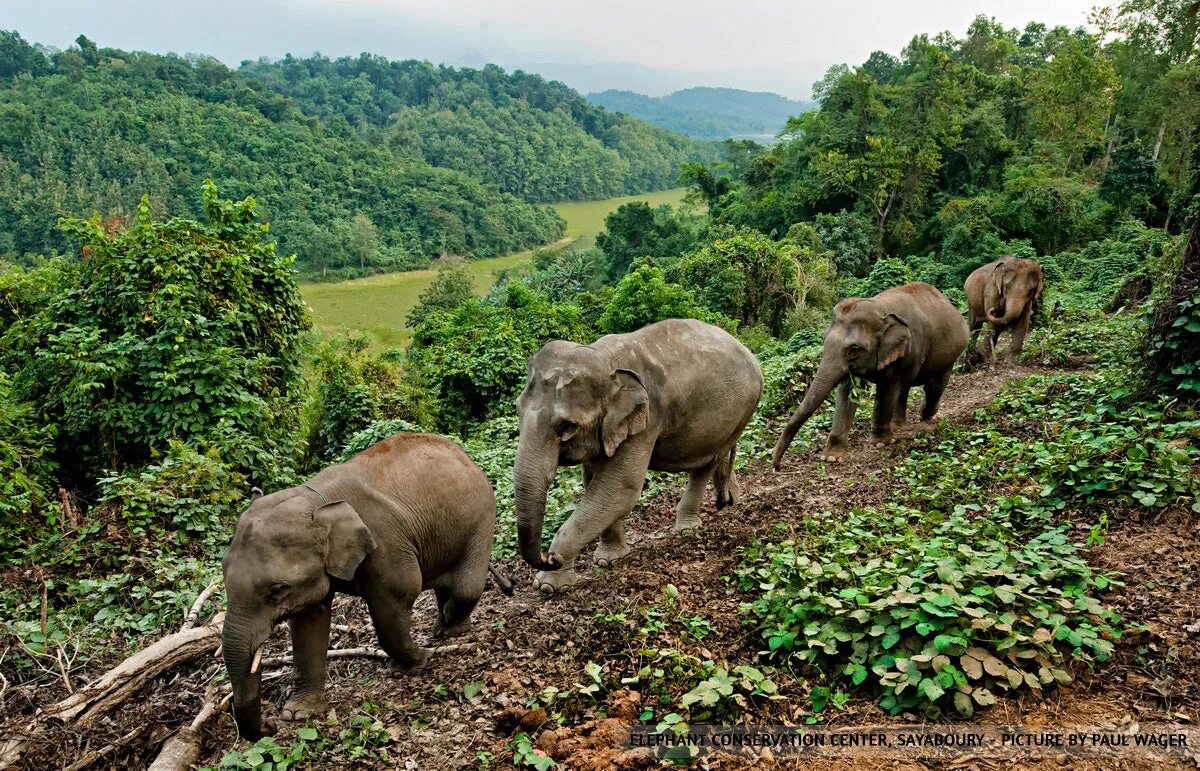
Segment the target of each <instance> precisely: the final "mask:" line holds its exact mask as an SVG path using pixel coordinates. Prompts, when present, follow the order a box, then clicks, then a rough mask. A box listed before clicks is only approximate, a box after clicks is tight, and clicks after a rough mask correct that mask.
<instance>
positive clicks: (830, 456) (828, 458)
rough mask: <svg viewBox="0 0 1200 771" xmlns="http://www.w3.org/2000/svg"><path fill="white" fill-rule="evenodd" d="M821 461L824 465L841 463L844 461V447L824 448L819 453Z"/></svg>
mask: <svg viewBox="0 0 1200 771" xmlns="http://www.w3.org/2000/svg"><path fill="white" fill-rule="evenodd" d="M820 457H821V460H823V461H825V462H826V463H841V462H842V461H843V460H845V459H846V448H845V447H826V448H825V449H824V450H822V451H821V456H820Z"/></svg>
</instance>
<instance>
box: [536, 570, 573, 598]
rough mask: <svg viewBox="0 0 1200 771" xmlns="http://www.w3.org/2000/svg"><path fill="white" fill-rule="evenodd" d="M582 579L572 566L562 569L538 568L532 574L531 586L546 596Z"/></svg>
mask: <svg viewBox="0 0 1200 771" xmlns="http://www.w3.org/2000/svg"><path fill="white" fill-rule="evenodd" d="M582 580H583V576H581V575H580V574H579V573H578V572H576V571H575V569H574V568H563V569H562V570H539V571H538V572H537V573H535V574H534V576H533V588H534V589H537V590H538V591H539V592H541V593H542V594H543V595H545V596H546V597H549V596H550V595H552V594H555V593H557V592H561V591H563V590H565V589H567V588H568V587H571V586H574V585H575V584H577V583H579V582H580V581H582Z"/></svg>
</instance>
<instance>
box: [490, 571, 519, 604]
mask: <svg viewBox="0 0 1200 771" xmlns="http://www.w3.org/2000/svg"><path fill="white" fill-rule="evenodd" d="M488 572H489V573H491V574H492V580H493V581H495V582H496V588H497V589H499V590H500V591H502V592H504V594H505V595H507V596H509V597H512V596H513V582H512V581H511V580H510V579H509V577H508V576H506V575H504V574H503V573H501V572H500V571H499V570H497V569H496V566H495V565H488Z"/></svg>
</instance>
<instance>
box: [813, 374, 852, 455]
mask: <svg viewBox="0 0 1200 771" xmlns="http://www.w3.org/2000/svg"><path fill="white" fill-rule="evenodd" d="M856 406H857V405H855V403H854V402H853V401H852V400H851V399H850V378H849V377H847V378H846V379H845V380H843V381H842V382H841V383H839V384H838V389H837V398H836V403H835V405H834V408H833V426H831V427H830V429H829V438H828V439H827V440H826V441H825V451H824V452H822V453H821V460H825V461H832V462H834V463H840V462H841V460H842V458H843V457H845V455H846V449H847V448H848V447H849V446H850V421H852V420H853V419H854V410H855V408H856Z"/></svg>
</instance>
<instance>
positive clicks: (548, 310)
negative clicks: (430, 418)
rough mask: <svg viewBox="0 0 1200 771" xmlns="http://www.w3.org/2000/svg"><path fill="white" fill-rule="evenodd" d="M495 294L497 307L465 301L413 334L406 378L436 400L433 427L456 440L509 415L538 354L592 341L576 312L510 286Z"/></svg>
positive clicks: (435, 315) (517, 286)
mask: <svg viewBox="0 0 1200 771" xmlns="http://www.w3.org/2000/svg"><path fill="white" fill-rule="evenodd" d="M500 292H501V293H502V295H503V299H502V301H501V302H500V303H498V304H491V303H488V302H484V301H480V300H474V299H472V300H468V301H467V302H465V303H463V304H462V306H460V307H459V308H457V309H456V310H454V311H453V312H451V313H435V314H433V315H431V316H430V317H429V318H428V319H426V321H425V323H423V324H422V325H421V326H420V327H418V328H417V329H416V331H415V332H414V334H413V340H412V344H411V345H410V347H409V349H408V354H407V358H406V363H407V371H409V372H412V373H415V374H416V375H417V376H418V377H420V378H422V379H423V381H424V382H425V383H427V384H428V386H429V388H430V390H431V391H432V394H433V396H434V397H435V398H436V400H437V403H436V409H435V417H436V420H435V421H434V422H435V424H436V425H435V426H432V427H436V428H438V429H440V430H449V431H454V432H458V431H462V430H463V428H464V427H466V426H468V425H469V424H471V423H473V422H481V421H484V420H487V419H489V418H491V417H494V416H496V415H498V414H501V413H502V412H509V411H511V408H512V401H513V400H514V399H516V397H517V395H518V394H519V393H520V392H521V388H523V387H524V384H525V375H526V369H527V364H528V361H529V358H530V357H531V356H532V355H533V354H534V353H536V352H537V350H538V349H539V348H541V347H542V346H543V345H544V344H545V343H547V342H548V341H550V340H555V339H563V340H578V341H584V340H589V339H591V337H592V332H591V330H590V329H589V328H588V326H587V324H585V322H584V320H583V318H582V314H581V313H580V310H579V308H578V307H576V306H573V305H566V304H552V303H549V302H546V301H545V300H543V299H542V298H540V297H538V296H537V295H535V294H533V292H531V291H530V290H529V289H528V288H526V287H524V286H522V285H521V284H518V283H516V282H508V283H507V284H505V285H504V287H503V288H502V289H501V290H500Z"/></svg>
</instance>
